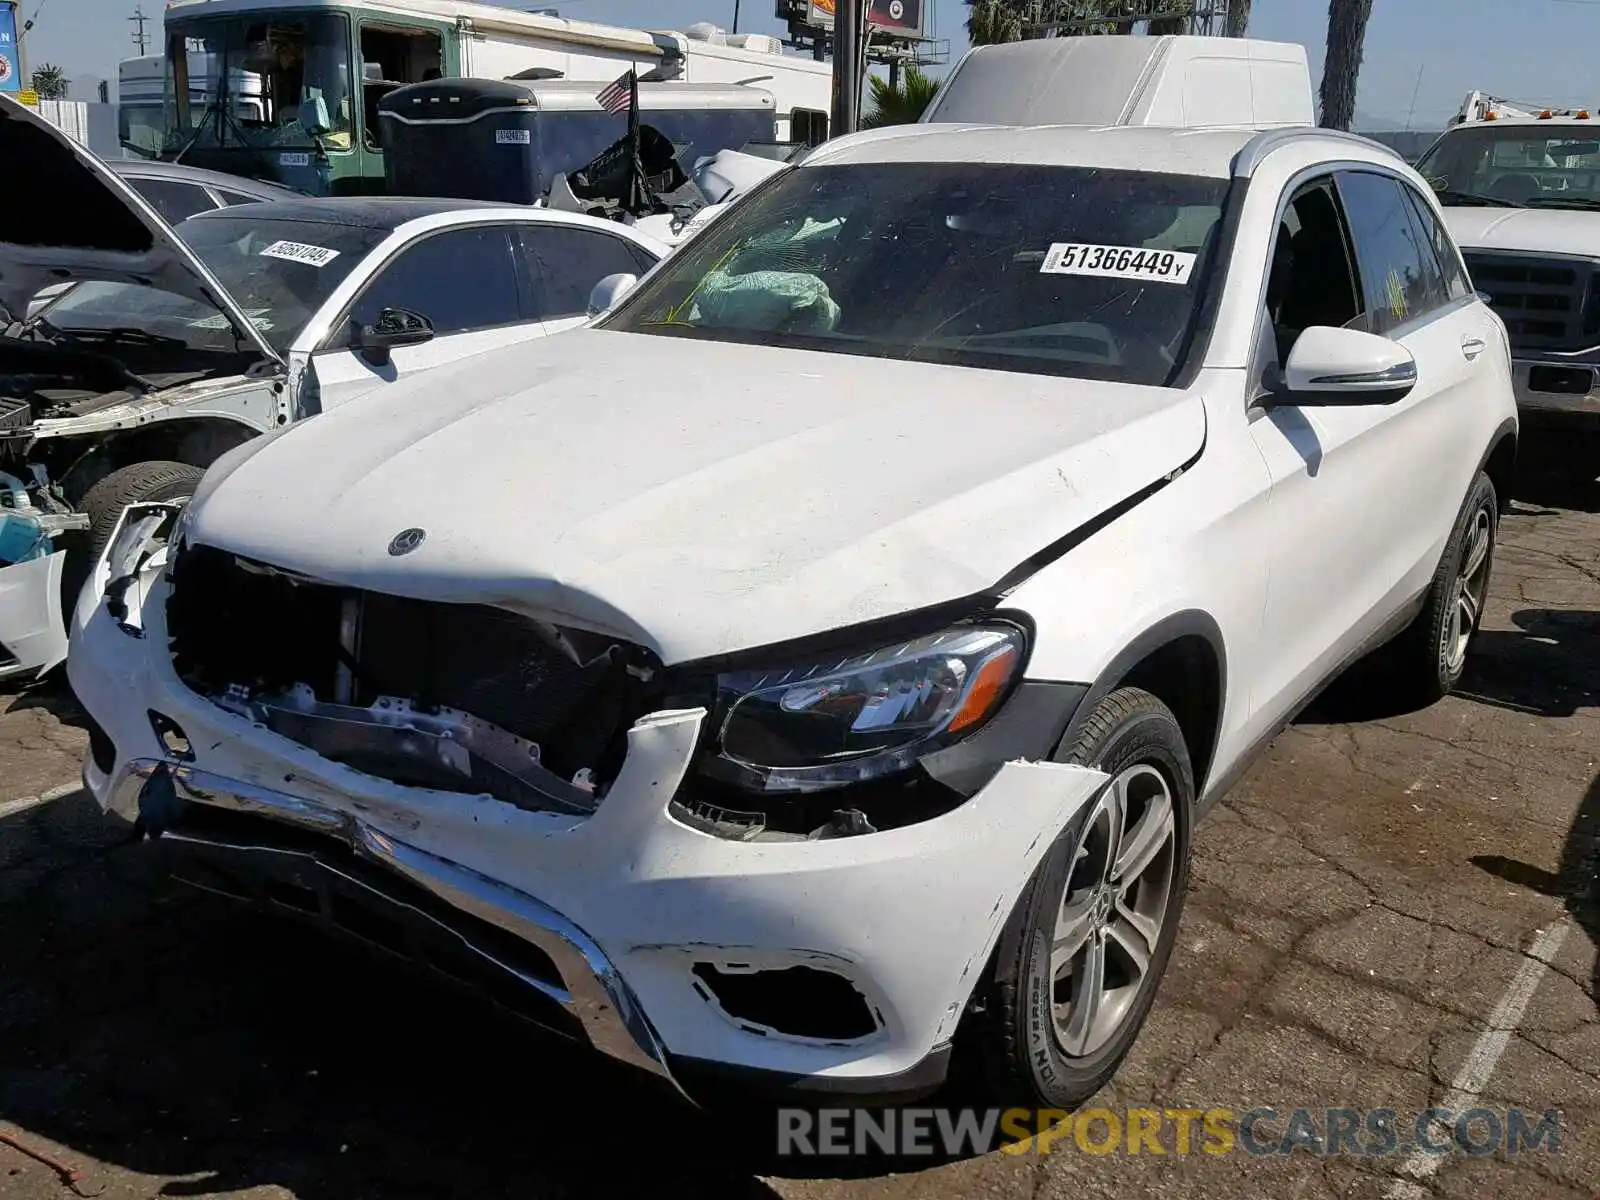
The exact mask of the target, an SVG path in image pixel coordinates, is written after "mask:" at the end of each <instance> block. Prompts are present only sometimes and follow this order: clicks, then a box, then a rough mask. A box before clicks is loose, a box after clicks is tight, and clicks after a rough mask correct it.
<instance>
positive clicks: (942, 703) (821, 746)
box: [707, 623, 1026, 792]
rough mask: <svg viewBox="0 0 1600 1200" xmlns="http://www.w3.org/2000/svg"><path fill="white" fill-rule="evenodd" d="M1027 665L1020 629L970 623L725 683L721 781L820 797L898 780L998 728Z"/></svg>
mask: <svg viewBox="0 0 1600 1200" xmlns="http://www.w3.org/2000/svg"><path fill="white" fill-rule="evenodd" d="M1025 657H1026V639H1025V637H1024V635H1023V633H1022V631H1021V630H1020V629H1018V628H1017V627H1016V626H1013V625H1005V624H999V623H995V624H986V625H963V626H957V627H955V628H952V629H947V630H945V631H943V632H941V633H936V634H933V635H932V636H929V637H923V638H918V639H916V640H915V641H909V642H901V643H898V644H896V645H893V646H887V647H884V648H882V649H879V650H874V651H872V652H870V653H867V654H858V655H852V656H850V657H847V658H835V659H831V660H828V661H824V662H817V663H811V664H807V665H805V666H801V667H796V668H792V669H787V670H777V671H742V672H733V673H729V674H724V675H719V676H718V677H717V694H718V705H717V711H718V713H719V715H720V724H719V725H718V727H717V734H716V739H717V740H716V746H715V753H714V757H713V758H712V759H711V760H710V761H709V762H708V763H707V770H708V773H709V774H710V775H712V776H713V777H716V778H721V779H723V780H725V781H727V782H730V783H737V784H739V785H741V786H743V787H746V788H752V789H754V790H759V791H768V792H772V791H816V790H819V789H823V788H832V787H839V786H841V785H844V784H849V783H857V782H861V781H863V780H867V779H874V778H877V777H879V776H883V775H888V774H891V773H893V772H895V771H900V770H903V769H905V768H906V767H908V766H910V765H911V764H912V763H914V762H915V761H916V760H917V759H918V758H920V757H921V756H922V755H924V754H927V753H929V752H930V751H932V750H936V749H938V748H939V747H941V746H944V745H947V744H949V743H950V742H952V741H955V740H958V739H960V738H961V737H963V736H965V735H966V734H968V733H971V732H973V731H974V730H976V729H977V728H978V727H979V726H980V725H981V724H983V722H984V721H985V720H987V719H988V718H989V717H990V716H991V715H992V714H993V713H994V712H995V710H996V709H997V708H999V706H1000V703H1001V701H1003V700H1004V699H1005V697H1006V695H1007V694H1008V693H1009V691H1010V688H1011V685H1012V683H1014V682H1015V681H1016V679H1017V677H1018V676H1019V674H1020V672H1021V669H1022V664H1023V660H1024V658H1025Z"/></svg>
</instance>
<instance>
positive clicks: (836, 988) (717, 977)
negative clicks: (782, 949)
mask: <svg viewBox="0 0 1600 1200" xmlns="http://www.w3.org/2000/svg"><path fill="white" fill-rule="evenodd" d="M693 970H694V978H695V990H696V991H697V992H699V993H700V996H701V998H702V999H704V1000H707V1001H711V1002H713V1003H715V1004H717V1005H718V1006H719V1007H720V1008H721V1009H722V1011H723V1012H724V1013H726V1014H727V1015H728V1016H729V1017H731V1018H732V1019H733V1020H734V1021H736V1022H738V1023H739V1024H740V1026H741V1027H742V1028H744V1029H745V1031H746V1032H748V1033H756V1034H763V1035H765V1034H767V1033H768V1032H771V1033H779V1034H786V1035H788V1036H790V1037H802V1038H810V1039H813V1040H816V1041H827V1042H854V1041H859V1040H860V1039H862V1038H865V1037H870V1036H872V1034H874V1033H876V1032H877V1031H878V1029H879V1027H880V1026H881V1025H882V1019H881V1017H880V1016H879V1014H877V1013H876V1012H875V1011H874V1010H873V1008H872V1006H871V1005H870V1004H869V1003H868V1002H867V998H866V997H865V996H863V995H862V994H861V992H860V990H859V989H858V988H857V987H856V985H855V984H853V983H851V982H850V981H849V980H848V979H846V978H845V977H844V976H843V975H839V974H836V973H834V972H833V971H822V970H818V969H817V968H816V967H808V966H793V967H784V968H782V969H779V970H754V971H750V970H737V971H736V970H731V969H730V970H724V969H723V968H721V967H719V966H717V965H716V964H715V963H709V962H697V963H695V965H694V969H693Z"/></svg>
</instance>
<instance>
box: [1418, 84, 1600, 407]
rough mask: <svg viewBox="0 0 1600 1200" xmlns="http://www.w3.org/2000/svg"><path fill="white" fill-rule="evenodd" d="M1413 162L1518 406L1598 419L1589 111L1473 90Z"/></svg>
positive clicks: (1595, 192) (1599, 271)
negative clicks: (1489, 310) (1489, 327)
mask: <svg viewBox="0 0 1600 1200" xmlns="http://www.w3.org/2000/svg"><path fill="white" fill-rule="evenodd" d="M1417 169H1418V171H1420V172H1421V173H1422V175H1423V176H1424V177H1425V178H1426V179H1427V181H1428V183H1429V184H1430V186H1432V188H1433V189H1434V191H1435V193H1436V194H1437V195H1438V197H1439V201H1440V203H1441V204H1442V205H1443V206H1444V214H1445V219H1446V221H1447V222H1448V224H1449V226H1450V231H1451V233H1452V234H1454V236H1455V240H1456V241H1457V242H1458V243H1459V244H1460V246H1461V250H1462V254H1463V256H1464V257H1465V259H1466V262H1467V268H1468V270H1469V271H1470V272H1471V275H1472V281H1473V284H1474V286H1475V287H1477V289H1478V290H1479V292H1480V293H1482V294H1483V295H1484V296H1485V297H1487V299H1488V302H1489V303H1490V305H1491V306H1492V307H1493V308H1494V310H1495V312H1496V313H1498V314H1499V316H1500V318H1501V319H1502V320H1503V321H1504V322H1505V326H1506V331H1507V334H1508V336H1509V338H1510V343H1511V353H1512V358H1513V363H1514V372H1515V379H1516V390H1517V405H1518V407H1519V409H1520V410H1521V411H1522V412H1523V414H1524V415H1525V416H1533V417H1535V418H1536V419H1538V420H1540V421H1542V422H1545V423H1559V424H1564V425H1573V424H1576V425H1578V426H1586V427H1589V428H1594V429H1600V120H1597V119H1596V117H1595V116H1594V114H1593V113H1592V112H1591V110H1588V109H1533V108H1530V107H1528V106H1525V105H1516V104H1512V103H1509V102H1506V101H1503V100H1499V99H1496V98H1495V97H1491V96H1485V95H1484V94H1482V93H1479V92H1474V93H1472V94H1471V95H1469V96H1468V97H1467V99H1466V101H1465V102H1464V103H1463V104H1462V106H1461V111H1460V112H1459V113H1458V114H1457V117H1456V118H1455V120H1454V121H1453V123H1452V124H1451V127H1450V128H1449V129H1447V130H1446V131H1445V133H1444V134H1443V135H1441V136H1440V138H1439V139H1438V140H1437V141H1436V142H1435V143H1434V144H1433V145H1432V146H1431V147H1429V149H1428V150H1427V151H1426V152H1425V153H1424V154H1423V156H1422V157H1421V158H1420V159H1419V160H1418V162H1417Z"/></svg>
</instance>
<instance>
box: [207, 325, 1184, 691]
mask: <svg viewBox="0 0 1600 1200" xmlns="http://www.w3.org/2000/svg"><path fill="white" fill-rule="evenodd" d="M1204 440H1205V411H1204V405H1203V403H1202V402H1201V400H1200V398H1199V396H1198V395H1195V394H1193V393H1189V392H1184V391H1179V390H1176V389H1170V388H1156V387H1135V386H1131V385H1125V384H1112V383H1100V382H1090V381H1085V380H1079V379H1059V378H1050V377H1041V376H1035V375H1023V374H1015V373H1004V372H996V371H980V370H973V369H970V368H962V367H949V366H936V365H927V364H920V363H908V362H891V361H886V360H882V359H874V358H865V357H858V356H853V355H841V354H822V353H816V352H811V351H803V350H789V349H779V348H775V347H766V346H743V345H733V344H727V343H715V342H705V341H698V340H688V339H681V338H674V337H665V336H653V335H643V334H628V333H618V332H612V331H609V330H595V329H589V330H580V331H576V332H573V333H569V334H562V335H560V336H558V337H554V338H548V339H544V340H543V341H540V342H537V343H534V344H532V345H529V346H524V347H517V348H512V349H509V350H504V351H499V352H494V353H490V354H484V355H479V356H477V357H476V358H473V359H469V360H466V361H465V362H463V363H460V364H457V365H455V366H454V367H441V368H438V369H436V370H435V371H433V372H430V373H429V374H428V375H427V376H426V377H425V378H424V379H422V380H419V381H417V382H415V383H413V384H410V385H406V384H401V385H397V386H395V387H391V388H389V389H387V390H386V391H385V393H384V395H383V397H382V400H381V408H376V407H374V406H373V405H372V404H369V403H367V402H366V401H361V400H358V401H355V402H354V403H352V404H349V405H346V406H344V407H342V408H338V409H334V410H333V411H331V412H328V413H326V414H324V415H322V416H319V417H317V418H316V419H314V420H312V421H308V422H305V423H303V424H301V425H297V426H295V427H293V428H291V429H289V430H288V431H286V432H285V433H284V434H283V435H282V436H280V437H276V438H272V439H270V440H264V441H263V443H258V445H259V449H256V450H255V451H254V453H252V452H251V451H250V450H248V449H245V450H241V451H239V452H236V456H235V457H233V458H232V459H231V460H230V461H228V462H227V463H225V464H223V467H222V468H219V472H220V478H213V479H208V480H207V482H206V483H204V484H202V485H201V488H200V491H199V494H198V495H197V496H196V498H195V502H194V504H193V505H192V506H191V509H190V513H189V522H190V525H189V534H188V536H189V538H190V539H191V540H192V541H193V542H195V543H204V544H206V545H210V546H215V547H219V548H221V549H224V550H229V551H232V552H234V553H237V554H240V555H242V556H244V557H246V558H249V559H254V560H256V561H259V562H264V563H267V564H269V565H272V566H276V567H280V568H285V569H287V570H289V571H292V572H295V573H298V574H303V575H306V576H310V577H312V578H315V579H319V580H323V581H326V582H330V583H337V584H342V585H344V586H349V587H356V588H363V589H369V590H375V591H380V592H388V593H393V594H397V595H404V596H410V597H413V598H417V599H425V600H436V601H445V602H459V603H476V604H489V605H496V606H500V607H504V608H508V609H513V610H516V611H521V612H526V613H530V614H536V615H539V616H541V617H544V618H547V619H550V620H553V621H555V622H557V623H564V624H569V625H575V626H581V627H584V628H588V629H593V630H597V631H599V632H603V633H608V634H611V635H613V636H618V637H625V638H629V639H631V640H633V641H637V642H640V643H642V644H644V645H646V646H649V647H651V648H652V649H654V650H655V651H656V652H657V653H658V654H659V655H660V656H661V658H662V659H663V660H664V661H666V662H668V663H673V662H679V661H683V660H687V659H696V658H702V657H706V656H710V655H716V654H723V653H729V652H732V651H735V650H740V649H747V648H750V647H756V646H761V645H766V644H770V643H774V642H779V641H784V640H787V639H790V638H796V637H801V636H804V635H807V634H814V633H819V632H823V631H827V630H830V629H834V628H839V627H844V626H849V625H853V624H856V623H859V622H863V621H867V620H871V619H873V618H878V617H884V616H889V615H892V614H897V613H903V612H907V611H910V610H913V609H918V608H921V607H924V606H927V605H931V604H936V603H940V602H944V601H951V600H959V599H962V598H964V597H968V596H972V595H975V594H977V593H982V592H984V591H987V590H989V589H993V588H994V587H995V586H996V584H997V583H999V582H1000V581H1001V580H1002V579H1003V578H1004V577H1006V576H1007V575H1008V574H1010V573H1012V572H1014V571H1015V570H1016V569H1017V568H1018V567H1019V566H1022V565H1023V564H1025V563H1026V562H1028V560H1030V559H1031V558H1033V557H1034V556H1037V555H1040V554H1041V553H1045V552H1047V551H1049V549H1050V548H1051V547H1052V544H1055V543H1058V542H1060V540H1061V539H1063V538H1065V537H1067V536H1068V535H1071V534H1073V533H1074V532H1075V531H1077V530H1080V529H1082V528H1083V526H1084V525H1085V524H1086V523H1088V522H1090V521H1092V520H1094V518H1096V517H1099V516H1101V515H1102V514H1104V513H1106V512H1107V511H1108V510H1110V509H1112V508H1114V507H1115V506H1116V505H1118V504H1120V503H1122V502H1123V501H1126V500H1128V499H1130V498H1131V497H1133V496H1135V495H1136V494H1138V493H1139V492H1141V491H1142V490H1144V489H1145V488H1147V487H1149V486H1150V485H1151V484H1153V483H1155V482H1157V481H1159V480H1161V479H1162V478H1163V477H1164V476H1167V475H1169V474H1170V473H1172V472H1173V471H1175V470H1177V469H1179V468H1180V467H1182V466H1184V465H1185V464H1187V463H1188V462H1190V461H1191V460H1192V459H1193V458H1194V457H1195V456H1196V455H1197V454H1198V453H1199V452H1200V449H1201V447H1202V445H1203V443H1204ZM407 530H422V531H425V537H424V538H423V539H422V541H421V543H420V545H417V546H415V548H414V549H411V550H410V552H406V553H403V555H402V556H396V554H395V553H394V551H396V550H402V549H403V548H404V547H405V545H406V543H407V542H408V541H414V540H415V534H413V535H412V536H411V537H410V538H400V537H399V535H401V533H402V531H407ZM392 542H393V543H394V545H393V546H391V543H392Z"/></svg>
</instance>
